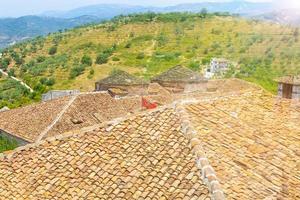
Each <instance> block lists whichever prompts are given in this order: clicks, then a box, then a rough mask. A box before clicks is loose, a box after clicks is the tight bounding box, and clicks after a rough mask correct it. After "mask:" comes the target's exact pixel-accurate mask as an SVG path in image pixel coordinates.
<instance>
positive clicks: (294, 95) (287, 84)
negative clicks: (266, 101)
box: [276, 76, 300, 99]
mask: <svg viewBox="0 0 300 200" xmlns="http://www.w3.org/2000/svg"><path fill="white" fill-rule="evenodd" d="M276 82H277V83H278V96H279V97H281V98H286V99H300V76H285V77H281V78H279V79H276Z"/></svg>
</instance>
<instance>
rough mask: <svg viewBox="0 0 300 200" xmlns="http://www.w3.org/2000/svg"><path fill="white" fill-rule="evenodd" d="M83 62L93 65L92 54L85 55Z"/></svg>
mask: <svg viewBox="0 0 300 200" xmlns="http://www.w3.org/2000/svg"><path fill="white" fill-rule="evenodd" d="M81 63H82V64H84V65H87V66H91V65H92V64H93V60H92V58H91V57H90V56H88V55H84V56H82V58H81Z"/></svg>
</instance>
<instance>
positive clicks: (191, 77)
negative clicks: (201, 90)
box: [151, 65, 207, 83]
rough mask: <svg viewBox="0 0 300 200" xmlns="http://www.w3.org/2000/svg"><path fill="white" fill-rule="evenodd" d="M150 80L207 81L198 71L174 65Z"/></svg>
mask: <svg viewBox="0 0 300 200" xmlns="http://www.w3.org/2000/svg"><path fill="white" fill-rule="evenodd" d="M151 81H152V82H185V83H195V82H203V81H207V80H206V79H204V78H203V77H202V76H201V75H200V74H199V73H197V72H194V71H193V70H191V69H188V68H186V67H183V66H179V65H178V66H175V67H172V68H171V69H169V70H167V71H165V72H163V73H162V74H160V75H158V76H156V77H154V78H153V79H151Z"/></svg>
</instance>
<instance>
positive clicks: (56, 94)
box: [42, 90, 80, 101]
mask: <svg viewBox="0 0 300 200" xmlns="http://www.w3.org/2000/svg"><path fill="white" fill-rule="evenodd" d="M79 93H80V91H79V90H51V91H49V92H47V93H45V94H43V95H42V101H50V100H53V99H57V98H61V97H66V96H73V95H76V94H79Z"/></svg>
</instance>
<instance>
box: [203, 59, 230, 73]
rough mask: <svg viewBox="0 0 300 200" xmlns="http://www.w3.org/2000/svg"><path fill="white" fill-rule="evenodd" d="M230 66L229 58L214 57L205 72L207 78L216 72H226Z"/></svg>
mask: <svg viewBox="0 0 300 200" xmlns="http://www.w3.org/2000/svg"><path fill="white" fill-rule="evenodd" d="M228 68H229V62H228V60H226V59H224V58H213V59H212V60H211V62H210V64H209V67H208V68H207V70H206V72H205V77H206V78H212V77H213V76H215V75H216V74H224V73H225V72H226V71H227V70H228Z"/></svg>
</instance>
